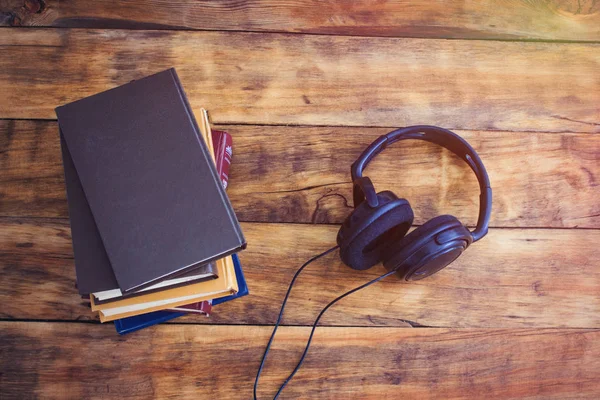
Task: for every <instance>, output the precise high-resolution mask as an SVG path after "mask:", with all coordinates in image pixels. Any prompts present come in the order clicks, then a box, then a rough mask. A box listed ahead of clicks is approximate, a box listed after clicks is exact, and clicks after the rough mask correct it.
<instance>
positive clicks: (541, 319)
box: [0, 218, 600, 328]
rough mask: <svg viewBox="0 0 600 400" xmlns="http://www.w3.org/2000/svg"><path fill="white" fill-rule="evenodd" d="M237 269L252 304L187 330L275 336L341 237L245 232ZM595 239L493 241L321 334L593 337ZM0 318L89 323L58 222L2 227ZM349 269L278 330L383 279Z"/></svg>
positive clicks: (515, 233)
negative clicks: (349, 329) (512, 331)
mask: <svg viewBox="0 0 600 400" xmlns="http://www.w3.org/2000/svg"><path fill="white" fill-rule="evenodd" d="M242 228H243V230H244V234H245V236H246V238H247V240H248V243H249V245H248V249H247V250H246V251H244V252H242V253H241V255H240V258H241V262H242V265H243V266H244V272H245V275H246V278H247V280H248V285H249V287H250V293H251V294H250V296H247V297H245V298H243V299H238V300H236V301H232V302H229V303H226V304H223V305H219V306H218V307H215V309H214V310H213V311H214V313H213V315H211V317H210V319H207V318H205V317H198V316H196V317H194V316H192V317H186V318H187V319H186V320H185V321H186V322H193V323H234V324H271V323H274V321H275V320H276V316H277V313H278V312H279V306H280V302H281V300H282V299H283V296H284V294H285V291H286V290H287V286H288V284H289V282H290V280H291V278H292V276H293V274H294V272H295V271H296V269H297V268H298V267H299V266H300V265H301V264H302V263H303V262H304V261H305V260H307V259H308V258H310V257H311V256H312V255H314V254H317V253H320V252H322V251H324V250H325V249H327V248H329V247H331V246H332V245H333V244H334V242H335V235H336V233H337V227H335V226H327V225H316V226H315V225H293V224H262V223H244V224H242ZM599 242H600V230H582V229H581V230H580V229H574V230H573V229H570V230H568V229H560V230H551V229H539V230H537V229H525V230H523V229H495V230H492V231H491V232H490V234H489V236H488V237H486V238H485V239H484V240H482V241H481V242H478V243H476V244H474V245H473V246H472V248H470V249H468V251H467V252H466V253H465V254H463V256H461V258H460V259H459V260H458V261H457V262H455V263H454V264H453V265H452V266H451V267H449V268H447V269H446V270H444V271H443V272H441V273H439V274H436V275H435V276H432V277H431V278H428V279H425V280H423V281H420V282H416V283H410V284H409V283H404V282H401V281H399V280H397V279H396V278H394V277H391V278H389V279H387V280H386V281H385V282H382V283H378V284H377V285H374V286H373V287H370V288H368V289H365V290H363V291H362V292H360V293H357V294H355V295H353V296H350V297H349V298H347V299H344V300H343V301H342V302H340V303H339V304H336V305H335V307H333V308H332V309H331V310H330V311H329V312H328V314H326V316H325V317H324V320H323V323H324V324H325V325H344V326H357V325H360V326H404V325H406V324H407V323H412V324H413V325H426V326H435V327H575V328H597V327H600V298H599V297H598V292H599V288H600V269H599V268H598V266H599V265H600V255H599V254H598V252H597V251H596V247H597V244H598V243H599ZM0 268H1V269H0V277H1V279H0V282H2V290H1V291H0V304H2V305H3V306H2V313H1V314H0V316H1V317H2V318H10V319H59V320H89V319H93V318H94V316H93V314H92V313H91V311H90V310H89V309H88V308H87V306H86V305H85V304H84V303H83V302H82V301H81V299H80V298H79V296H78V294H77V291H76V289H75V269H74V264H73V260H72V250H71V241H70V230H69V225H68V222H67V221H66V220H56V219H52V220H45V219H40V218H36V219H31V220H28V219H20V218H0ZM383 272H384V269H383V267H382V266H378V267H376V268H374V269H372V270H369V271H363V272H359V271H354V270H351V269H349V268H348V267H345V266H344V265H343V264H342V263H341V262H340V261H339V258H338V256H337V254H333V255H329V256H328V257H326V258H324V259H323V260H320V261H318V262H316V263H315V264H314V265H312V266H310V267H309V268H308V269H307V270H306V271H305V272H304V273H303V274H302V275H301V278H300V279H299V281H298V283H297V285H296V287H295V288H294V290H293V291H292V296H291V299H290V301H289V304H288V308H287V313H286V315H285V317H284V322H285V323H286V324H289V325H310V324H311V323H312V321H313V320H314V318H315V316H316V315H317V313H318V312H319V310H320V309H321V308H322V307H323V306H324V305H325V304H326V303H327V302H329V301H330V300H332V299H333V298H335V297H336V296H338V295H339V294H341V293H343V292H344V291H347V290H349V289H351V288H353V287H356V286H359V285H360V284H362V283H364V282H366V281H368V280H370V279H373V278H374V277H376V276H378V275H380V274H382V273H383ZM407 321H408V322H407Z"/></svg>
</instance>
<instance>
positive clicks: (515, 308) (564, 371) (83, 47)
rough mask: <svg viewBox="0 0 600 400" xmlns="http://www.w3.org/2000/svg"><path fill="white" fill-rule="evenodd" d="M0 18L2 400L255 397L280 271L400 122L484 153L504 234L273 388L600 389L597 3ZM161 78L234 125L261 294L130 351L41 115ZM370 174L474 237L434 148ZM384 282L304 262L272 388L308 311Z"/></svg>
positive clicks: (377, 394)
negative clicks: (84, 269)
mask: <svg viewBox="0 0 600 400" xmlns="http://www.w3.org/2000/svg"><path fill="white" fill-rule="evenodd" d="M0 26H5V27H1V28H0V171H1V172H0V304H1V306H0V393H1V395H0V397H1V398H2V399H4V398H7V399H12V398H15V399H21V398H56V399H65V398H66V399H71V398H72V399H81V398H139V399H148V398H156V399H163V398H202V399H204V398H206V399H240V398H242V399H247V398H250V397H251V389H252V382H253V378H254V376H255V373H256V368H257V366H258V363H259V361H260V356H261V354H262V351H263V349H264V345H265V344H266V342H267V339H268V335H269V334H270V331H271V325H272V324H273V323H274V321H275V320H276V317H277V312H278V304H279V302H280V301H281V299H282V298H283V296H284V293H285V290H286V289H287V285H288V283H289V281H290V279H291V277H292V276H293V274H294V272H295V270H296V268H297V267H298V266H299V265H300V264H301V263H302V262H303V261H305V260H306V259H307V258H309V257H310V256H311V255H313V254H315V253H317V252H320V251H323V250H325V249H326V248H328V247H330V246H332V245H333V243H334V242H335V235H336V233H337V229H338V224H339V223H340V222H341V221H343V219H344V218H345V216H346V215H348V213H349V212H350V211H351V207H352V202H351V184H350V177H349V167H350V163H351V162H352V161H353V160H354V159H355V157H356V156H357V155H358V154H359V153H360V152H361V151H362V149H363V148H364V147H365V146H366V145H367V144H368V143H370V142H371V141H372V140H373V139H375V138H376V137H377V136H379V135H380V134H382V133H385V132H387V131H388V130H389V129H390V127H395V126H403V125H407V124H413V123H419V124H421V123H426V124H437V125H440V126H444V127H447V128H451V129H455V130H457V133H459V134H460V135H461V136H463V137H464V138H465V139H467V140H468V141H469V142H470V143H471V144H472V145H473V146H474V147H475V149H476V150H477V151H478V152H479V153H480V155H481V157H482V159H483V160H484V162H485V165H486V167H487V169H488V172H489V174H490V178H491V181H492V186H493V187H494V209H493V213H492V227H493V228H492V229H491V230H490V233H489V235H488V236H487V237H486V238H485V239H484V240H482V241H481V242H479V243H477V244H475V245H473V247H472V248H470V249H469V250H468V251H467V252H466V253H465V254H464V255H463V256H462V257H461V258H460V259H458V260H457V261H456V262H455V263H454V264H452V266H451V267H449V268H447V269H446V270H444V271H443V272H441V273H439V274H436V275H435V276H432V277H430V278H428V279H426V280H423V281H420V282H418V283H411V284H406V283H402V282H400V281H398V280H395V279H393V278H390V279H388V280H386V281H383V282H380V283H378V284H376V285H374V286H373V287H371V288H369V289H366V290H364V291H362V292H360V293H357V294H355V295H353V296H350V297H349V298H346V299H344V300H343V301H341V302H340V303H339V304H337V305H336V306H334V307H333V308H332V309H331V310H330V311H329V314H327V315H326V316H325V317H324V319H323V321H322V325H323V327H321V328H319V329H318V330H317V333H316V335H315V340H314V345H313V347H312V348H311V351H310V353H309V356H308V358H307V361H306V365H305V366H304V368H303V369H302V370H301V371H300V372H299V374H298V375H297V377H296V378H295V380H294V381H293V382H292V383H291V384H290V385H289V387H288V388H287V389H286V390H285V391H284V393H283V395H282V398H285V399H292V398H294V399H295V398H298V399H299V398H302V399H305V398H323V399H347V398H359V399H385V398H387V399H395V398H414V399H423V398H440V399H449V398H455V399H473V398H485V397H490V398H503V399H517V398H518V399H521V398H530V399H534V398H535V399H547V398H556V399H566V398H585V399H597V398H600V381H599V380H598V376H600V361H599V360H600V346H599V343H600V340H599V339H600V338H599V337H598V334H599V332H600V331H599V330H598V329H599V328H600V254H599V253H598V251H597V247H598V243H600V201H599V199H600V190H599V184H598V182H599V181H600V135H598V133H600V107H599V105H600V73H598V71H600V3H599V2H596V1H588V0H583V1H500V2H496V1H490V0H486V1H481V2H478V1H460V2H445V1H444V2H442V1H437V0H435V1H430V2H412V1H407V0H398V1H378V2H370V1H366V0H359V1H341V2H320V1H316V0H294V1H285V2H283V1H277V0H257V1H244V0H239V1H238V0H235V1H231V0H230V1H215V2H197V1H192V0H178V1H175V2H163V1H157V0H142V1H138V2H126V1H116V0H100V1H94V2H83V1H61V2H58V1H56V0H44V1H40V0H0ZM25 27H27V28H25ZM446 39H458V40H446ZM172 66H173V67H176V68H177V71H178V73H179V74H180V76H181V78H182V82H183V85H184V88H185V90H186V92H187V94H188V96H189V98H190V101H191V104H192V108H194V109H196V110H198V109H199V108H200V107H206V108H208V109H209V110H210V111H211V116H212V118H213V120H214V121H215V122H216V123H217V124H218V126H219V127H220V128H223V129H225V130H228V131H229V132H230V133H231V134H232V136H233V140H234V158H233V159H234V163H233V166H232V170H231V180H230V187H229V189H228V193H229V195H230V198H231V200H232V203H233V205H234V208H235V210H236V213H237V215H238V217H239V219H240V220H241V221H242V227H243V230H244V233H245V235H246V237H247V239H248V242H249V247H248V249H247V250H246V251H244V252H243V253H242V254H241V261H242V265H243V266H244V272H245V274H246V277H247V280H248V284H249V287H250V292H251V294H250V296H247V297H245V298H243V299H238V300H236V301H233V302H229V303H225V304H223V305H220V306H218V307H215V308H214V310H213V311H214V313H213V315H211V317H210V318H206V317H202V316H195V315H192V316H185V317H182V318H178V319H176V320H173V321H171V322H170V323H167V324H162V325H160V326H156V327H152V328H148V329H145V330H142V331H139V332H136V333H133V334H130V335H126V336H123V337H120V336H118V335H117V334H116V332H115V331H114V326H112V325H111V324H104V325H102V324H100V323H99V322H98V321H97V320H96V319H95V317H94V315H93V314H92V313H91V312H90V310H89V308H88V307H87V305H86V304H85V303H84V302H83V301H82V300H81V299H80V298H79V296H78V295H77V291H76V289H75V287H74V285H75V271H74V261H73V253H72V247H71V237H70V229H69V221H68V214H67V203H66V198H65V189H64V179H63V176H62V173H63V172H62V163H61V158H60V149H59V142H58V132H57V129H58V127H57V123H56V121H54V120H55V118H56V116H55V114H54V108H55V107H56V106H58V105H62V104H65V103H67V102H69V101H72V100H76V99H78V98H81V97H84V96H87V95H90V94H93V93H96V92H98V91H101V90H105V89H108V88H111V87H114V86H116V85H120V84H123V83H126V82H128V81H129V80H131V79H136V78H139V77H142V76H145V75H148V74H150V73H153V72H158V71H160V70H162V69H165V68H168V67H172ZM368 172H369V174H370V175H371V176H372V177H373V180H374V182H375V184H376V186H377V188H379V190H383V189H391V190H393V191H395V192H396V193H397V194H399V195H400V196H402V197H406V198H407V199H408V200H409V201H410V202H411V204H412V206H413V208H414V209H415V213H416V219H415V224H417V225H420V224H422V223H423V222H425V221H426V220H428V219H430V218H432V217H433V216H435V215H438V214H440V213H451V214H453V215H456V216H457V217H458V218H459V219H460V220H461V221H463V222H465V223H466V224H468V225H471V226H472V225H473V224H474V222H475V217H476V207H477V201H478V193H477V185H476V182H475V179H474V177H473V176H472V174H471V172H470V170H469V169H468V167H466V166H465V165H464V164H463V163H462V162H461V161H460V160H458V159H457V158H456V157H455V156H453V155H452V154H450V153H449V152H447V151H444V150H441V149H439V148H437V147H435V146H433V145H430V144H426V143H425V144H420V143H411V144H408V143H403V144H398V145H396V146H395V147H394V148H392V149H389V150H387V151H386V152H384V153H383V154H381V156H380V157H379V158H378V159H376V160H375V161H374V163H373V165H372V166H370V167H369V170H368ZM382 272H383V267H381V266H378V267H376V268H374V269H373V270H369V271H364V272H358V271H351V270H349V269H348V268H346V267H344V266H343V265H342V263H341V262H340V261H339V259H338V257H337V255H335V254H332V255H330V256H328V257H326V258H324V259H323V260H320V261H318V262H317V263H315V264H314V265H312V266H311V267H309V269H307V270H306V271H305V272H304V273H303V275H302V276H301V278H300V280H299V281H298V285H297V287H296V288H295V289H294V291H293V292H292V297H291V299H290V301H289V306H288V309H287V312H286V314H285V316H284V324H285V325H286V326H284V327H283V328H282V329H281V331H280V332H279V333H278V335H277V340H276V341H275V344H274V349H273V354H272V355H271V358H270V359H269V360H268V362H267V367H266V370H265V375H264V377H263V379H262V381H261V388H260V391H259V393H260V395H261V396H262V397H260V398H269V396H273V394H274V392H275V390H276V387H277V386H278V385H279V384H280V383H281V381H282V379H283V378H284V377H285V376H286V375H287V374H288V373H289V372H290V371H291V369H292V368H293V365H294V364H295V362H296V360H297V357H298V356H299V354H300V352H301V349H302V347H303V346H304V343H305V339H306V338H307V335H308V328H307V326H308V325H310V324H311V323H312V321H313V319H314V317H315V316H316V315H317V313H318V312H319V310H320V309H321V308H322V307H323V306H324V305H325V304H326V303H327V302H328V301H329V300H331V299H333V298H334V297H336V296H337V295H338V294H340V293H341V292H343V291H344V290H347V289H350V288H352V287H354V286H357V285H359V284H361V283H363V282H365V281H366V280H368V279H371V278H373V277H375V276H377V275H378V274H380V273H382Z"/></svg>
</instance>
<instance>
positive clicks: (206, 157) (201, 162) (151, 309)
mask: <svg viewBox="0 0 600 400" xmlns="http://www.w3.org/2000/svg"><path fill="white" fill-rule="evenodd" d="M56 113H57V116H58V121H59V127H60V140H61V147H62V154H63V165H64V170H65V181H66V188H67V199H68V203H69V217H70V221H71V232H72V239H73V251H74V257H75V269H76V275H77V287H78V289H79V292H80V294H81V295H82V296H84V298H89V300H90V305H91V309H92V311H95V312H98V314H99V318H100V321H101V322H107V321H115V325H116V327H117V331H118V332H119V333H127V332H131V331H133V330H137V329H139V328H141V327H144V326H149V325H152V324H154V323H157V322H162V321H165V320H167V319H171V318H175V317H178V316H180V315H183V314H184V313H188V312H195V313H202V314H206V315H208V314H210V312H211V308H212V306H214V305H216V304H219V303H222V302H224V301H228V300H231V299H233V298H236V297H240V296H241V295H244V294H247V292H248V290H247V286H246V283H245V280H244V276H243V272H242V269H241V265H240V263H239V260H238V259H237V255H236V254H235V253H237V252H239V251H240V250H242V249H244V248H245V246H246V241H245V239H244V236H243V233H242V230H241V227H240V225H239V222H238V221H237V218H236V216H235V213H234V211H233V209H232V207H231V204H230V202H229V199H228V198H227V195H226V193H225V188H226V186H227V182H228V168H229V165H230V163H231V156H232V152H231V148H232V140H231V137H230V136H229V134H228V133H226V132H222V131H211V129H210V126H209V124H208V118H207V114H206V111H205V110H202V118H201V121H200V122H201V123H200V124H198V123H197V122H196V120H195V118H194V115H193V113H192V111H191V109H190V106H189V104H188V102H187V99H186V97H185V93H184V92H183V88H182V86H181V83H180V82H179V79H178V77H177V74H176V72H175V70H174V69H170V70H167V71H163V72H161V73H158V74H155V75H152V76H150V77H147V78H143V79H140V80H137V81H132V82H130V83H128V84H126V85H123V86H120V87H117V88H115V89H112V90H109V91H106V92H103V93H99V94H97V95H94V96H91V97H88V98H85V99H82V100H78V101H76V102H73V103H70V104H67V105H65V106H62V107H58V108H57V109H56Z"/></svg>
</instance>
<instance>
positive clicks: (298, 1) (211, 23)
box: [0, 0, 600, 41]
mask: <svg viewBox="0 0 600 400" xmlns="http://www.w3.org/2000/svg"><path fill="white" fill-rule="evenodd" d="M0 16H1V17H0V25H4V26H19V25H22V26H55V27H82V28H113V29H114V28H125V29H182V28H185V29H202V30H244V31H268V32H304V33H320V34H333V35H361V36H403V37H423V38H465V39H546V40H547V39H549V40H578V41H580V40H600V5H599V4H598V3H597V2H596V1H590V0H584V1H559V0H553V1H500V2H499V1H492V0H485V1H476V0H466V1H452V2H448V1H442V0H433V1H426V2H415V1H408V0H395V1H377V2H373V1H368V0H359V1H350V0H344V1H332V2H323V1H318V0H294V1H286V2H282V1H277V0H258V1H256V0H255V1H247V0H241V1H240V0H221V1H210V2H199V1H193V0H178V1H170V2H164V1H158V0H139V1H134V2H132V1H115V0H96V1H94V2H84V1H66V2H65V1H62V2H59V1H58V0H45V1H43V2H42V1H40V0H27V1H23V0H4V1H0Z"/></svg>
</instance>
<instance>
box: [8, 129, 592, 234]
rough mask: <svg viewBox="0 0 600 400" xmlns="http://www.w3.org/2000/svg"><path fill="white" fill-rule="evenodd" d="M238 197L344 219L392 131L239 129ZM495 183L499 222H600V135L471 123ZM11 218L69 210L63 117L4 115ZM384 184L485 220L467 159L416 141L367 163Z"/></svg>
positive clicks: (234, 189) (266, 215)
mask: <svg viewBox="0 0 600 400" xmlns="http://www.w3.org/2000/svg"><path fill="white" fill-rule="evenodd" d="M220 128H222V129H225V130H227V131H229V132H230V133H231V134H232V135H233V139H234V153H235V154H234V158H233V164H232V169H231V174H230V177H231V184H230V186H229V192H228V193H229V197H230V199H231V201H232V202H233V205H234V208H235V210H236V213H237V215H238V218H239V219H240V220H242V221H256V222H310V223H341V222H342V221H343V219H344V218H345V217H346V216H347V215H348V213H349V212H350V209H351V206H352V194H351V190H352V187H351V183H350V174H349V169H350V164H351V163H352V162H353V161H354V160H355V159H356V157H357V156H358V155H359V154H360V152H361V151H362V150H363V149H364V148H366V146H367V145H368V144H369V143H370V142H371V141H372V140H374V139H375V138H377V137H378V136H379V135H381V134H384V133H386V132H387V131H388V130H387V129H385V128H343V127H337V128H336V127H286V126H245V125H235V126H234V125H227V126H220ZM458 133H459V134H460V135H462V136H463V137H464V138H465V139H467V140H468V141H469V142H470V143H471V144H472V145H473V146H474V147H475V148H476V149H477V151H478V152H479V154H480V155H481V157H482V158H483V160H484V162H485V165H486V167H487V169H488V173H489V175H490V178H491V181H492V186H493V188H494V208H493V214H492V225H493V226H500V227H585V228H600V203H599V202H598V182H599V181H600V135H589V134H570V133H560V134H559V133H557V134H545V133H528V132H491V131H489V132H482V131H459V132H458ZM0 151H1V152H2V155H3V157H2V158H0V168H1V169H2V171H3V173H2V175H1V176H0V215H4V216H36V217H67V216H68V213H67V203H66V199H65V188H64V182H63V181H64V179H63V169H62V161H61V155H60V146H59V139H58V127H57V124H56V122H49V121H14V120H5V121H0ZM367 171H368V172H369V174H370V175H371V176H372V178H373V180H374V182H375V184H376V187H377V188H378V190H384V189H390V190H393V191H394V192H395V193H397V194H398V195H399V196H403V197H406V198H407V199H408V200H409V201H410V202H411V204H412V207H413V208H414V210H415V213H416V219H415V223H417V224H422V223H423V222H424V221H426V220H428V219H430V218H432V217H434V216H436V215H439V214H442V213H451V214H453V215H455V216H457V217H458V218H459V219H460V220H461V221H463V222H464V223H468V224H470V225H474V224H475V219H476V217H477V215H476V214H477V206H478V201H479V199H478V195H479V189H478V187H477V183H476V179H475V177H474V176H473V173H472V172H471V170H470V169H469V168H468V167H467V166H466V164H465V163H463V162H462V161H461V160H460V159H458V157H456V156H454V155H453V154H451V153H449V152H447V151H442V150H441V148H439V147H437V146H435V145H432V144H428V143H420V142H417V141H413V143H410V144H409V143H408V142H407V143H402V144H397V145H396V146H395V147H393V148H390V149H388V150H387V151H386V152H383V153H382V154H381V155H380V156H379V157H378V158H377V159H376V160H375V161H374V162H373V164H372V165H371V166H370V167H369V169H368V170H367Z"/></svg>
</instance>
